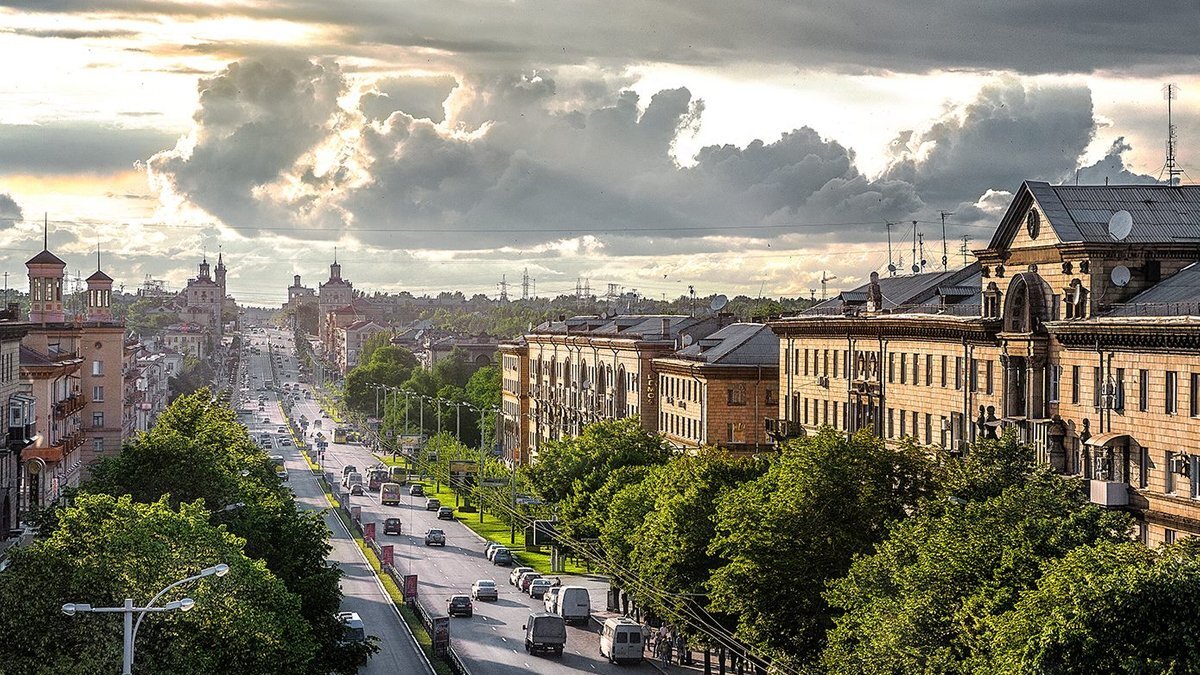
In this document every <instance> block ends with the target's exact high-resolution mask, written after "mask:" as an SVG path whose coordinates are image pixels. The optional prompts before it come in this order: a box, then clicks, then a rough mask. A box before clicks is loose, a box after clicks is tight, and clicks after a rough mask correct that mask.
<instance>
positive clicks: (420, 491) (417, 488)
mask: <svg viewBox="0 0 1200 675" xmlns="http://www.w3.org/2000/svg"><path fill="white" fill-rule="evenodd" d="M408 494H409V495H410V496H413V497H424V496H425V486H424V485H421V484H420V483H413V484H412V486H410V487H409V488H408Z"/></svg>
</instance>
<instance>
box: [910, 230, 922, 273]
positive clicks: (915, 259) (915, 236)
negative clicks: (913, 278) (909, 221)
mask: <svg viewBox="0 0 1200 675" xmlns="http://www.w3.org/2000/svg"><path fill="white" fill-rule="evenodd" d="M912 261H913V266H912V271H913V274H916V273H918V272H920V271H921V266H920V265H918V264H917V221H915V220H914V221H913V257H912Z"/></svg>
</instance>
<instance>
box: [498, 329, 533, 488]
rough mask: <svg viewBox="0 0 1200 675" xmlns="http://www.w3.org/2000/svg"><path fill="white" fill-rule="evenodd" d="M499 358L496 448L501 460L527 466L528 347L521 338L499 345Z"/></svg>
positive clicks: (528, 434) (528, 437) (528, 435)
mask: <svg viewBox="0 0 1200 675" xmlns="http://www.w3.org/2000/svg"><path fill="white" fill-rule="evenodd" d="M497 351H498V353H499V355H500V417H501V428H500V445H501V448H502V449H503V452H504V459H505V460H506V461H508V462H514V463H516V464H528V463H529V441H530V436H531V434H530V433H529V345H528V344H527V343H526V342H525V338H517V339H516V340H513V341H511V342H503V343H501V344H500V345H499V347H497Z"/></svg>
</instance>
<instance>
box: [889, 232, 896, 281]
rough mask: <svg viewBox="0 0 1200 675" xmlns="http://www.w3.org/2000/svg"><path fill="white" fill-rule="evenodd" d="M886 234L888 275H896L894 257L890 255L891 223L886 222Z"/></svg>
mask: <svg viewBox="0 0 1200 675" xmlns="http://www.w3.org/2000/svg"><path fill="white" fill-rule="evenodd" d="M887 234H888V276H890V277H894V276H896V259H895V258H893V257H892V223H888V224H887Z"/></svg>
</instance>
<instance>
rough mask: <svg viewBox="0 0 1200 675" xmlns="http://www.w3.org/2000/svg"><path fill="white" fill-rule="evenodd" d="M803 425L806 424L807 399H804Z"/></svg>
mask: <svg viewBox="0 0 1200 675" xmlns="http://www.w3.org/2000/svg"><path fill="white" fill-rule="evenodd" d="M804 423H805V424H808V399H807V398H806V399H804Z"/></svg>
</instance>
